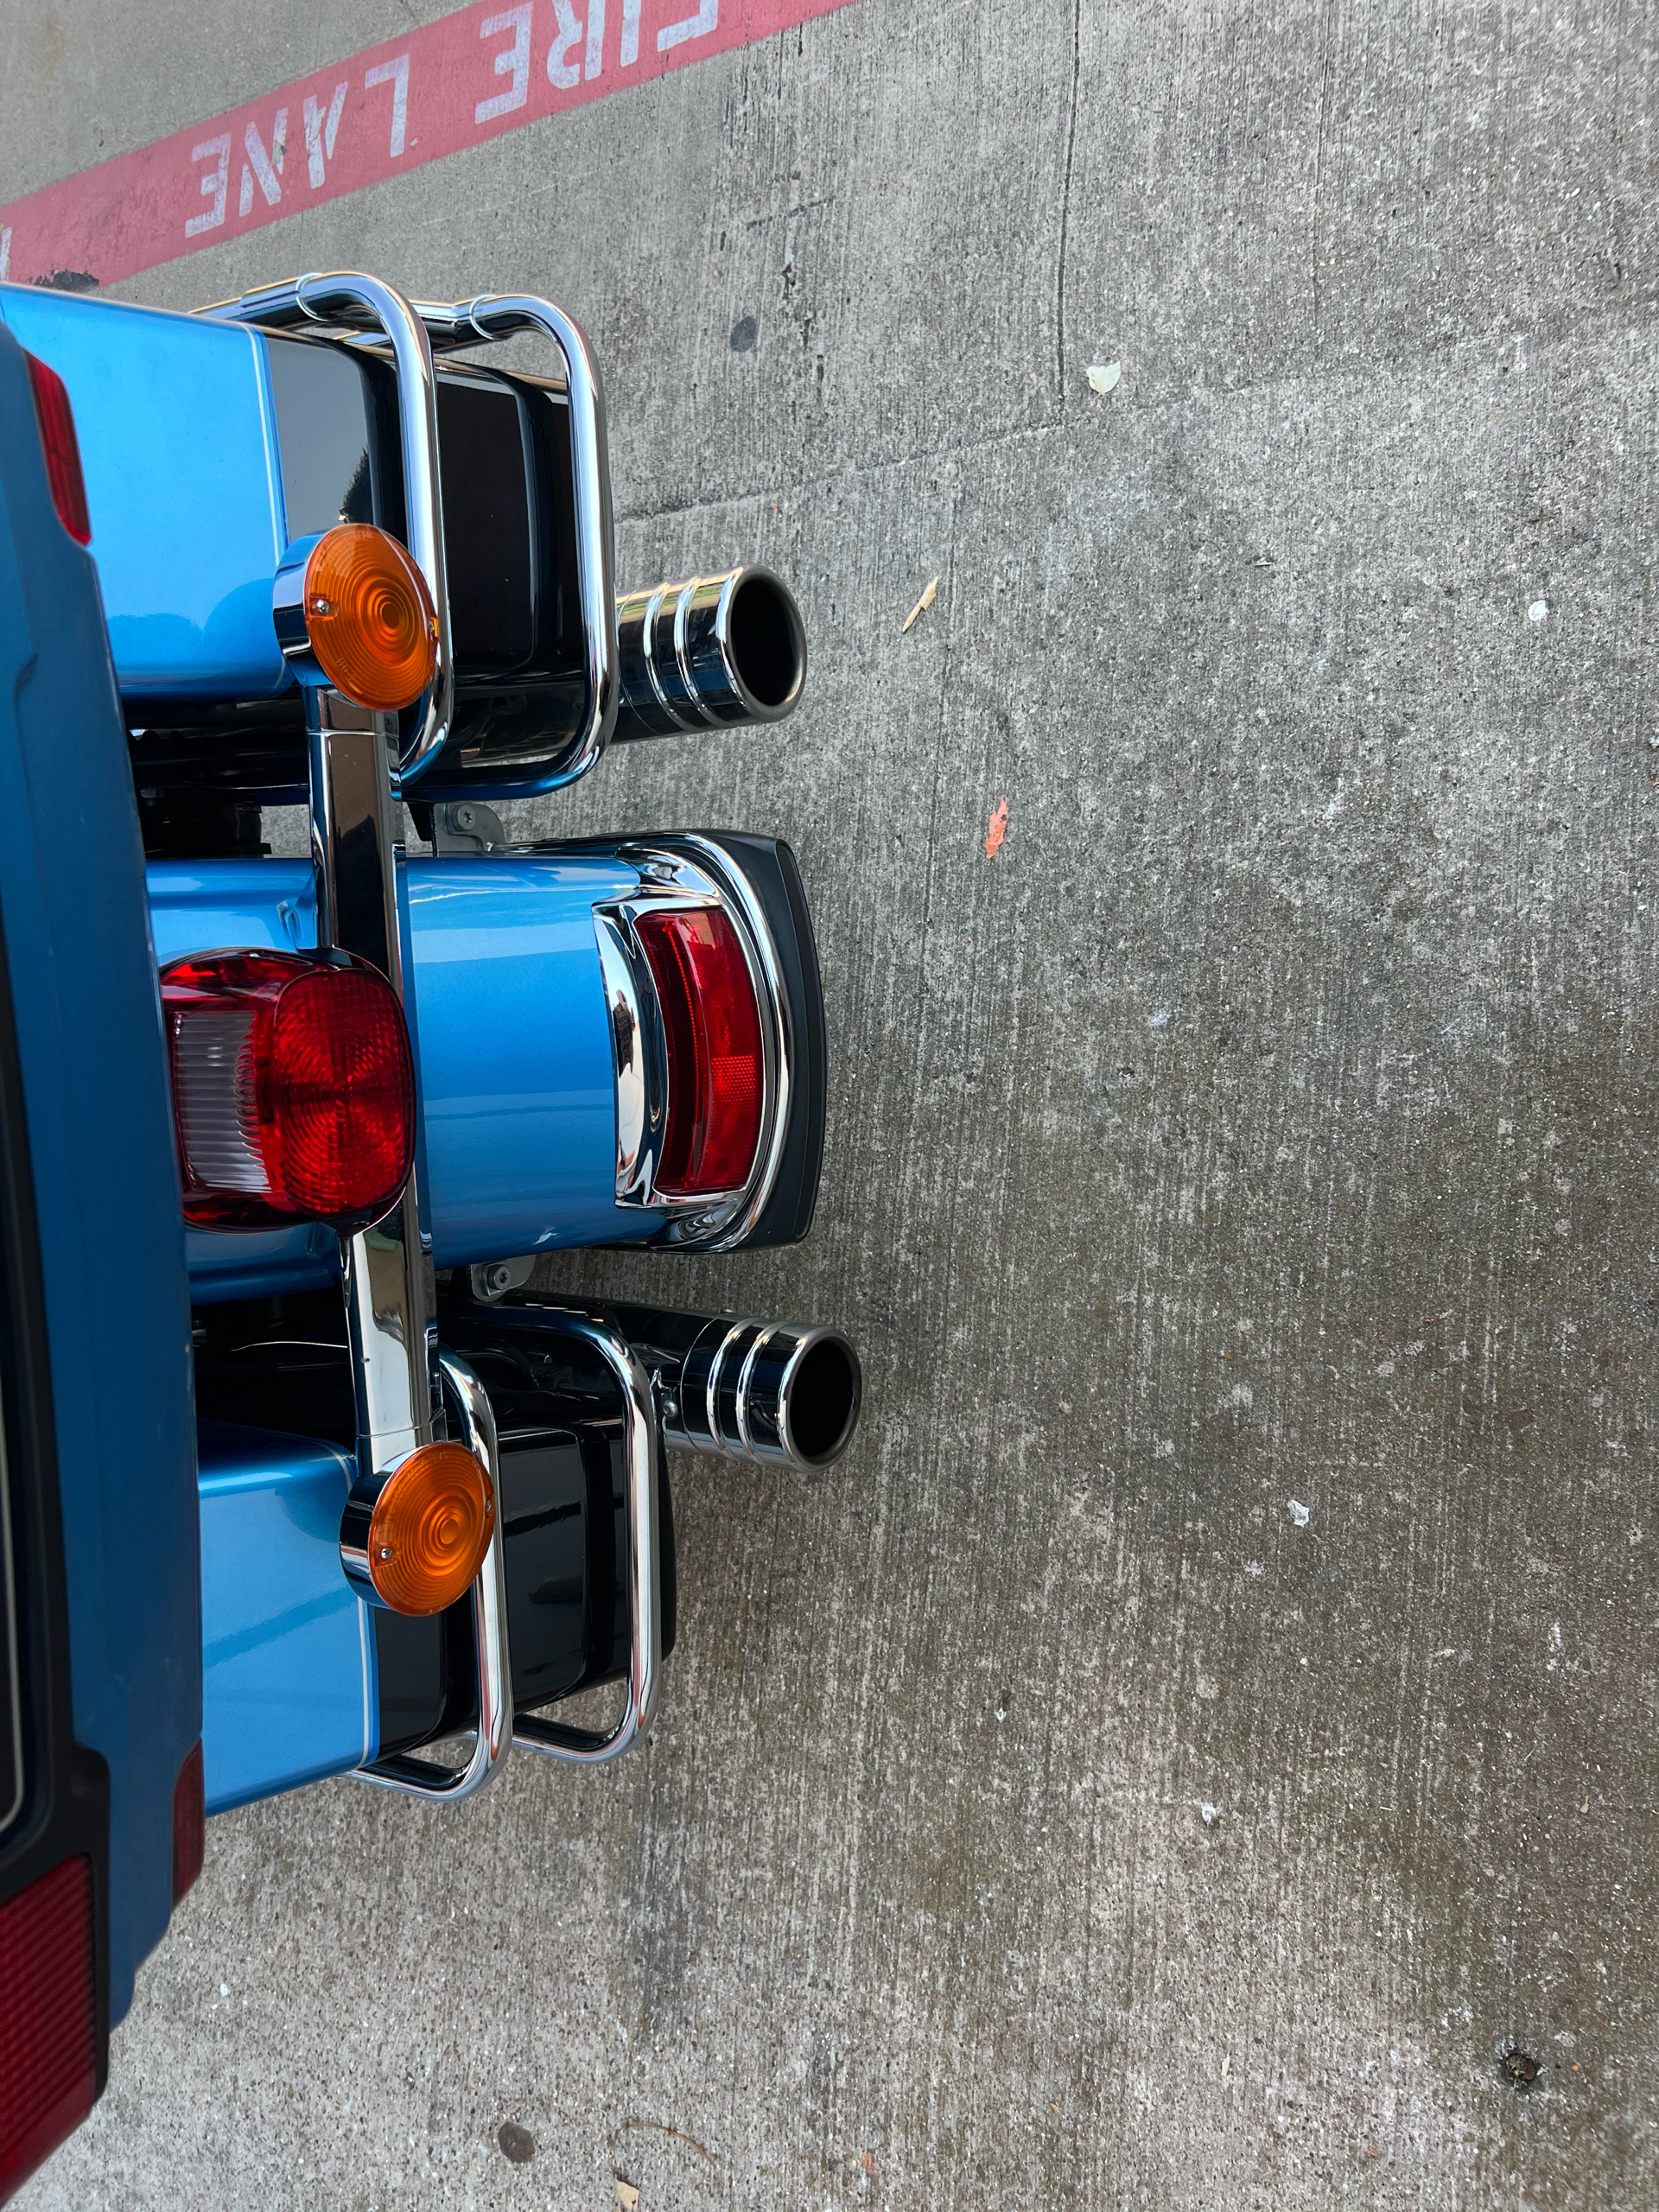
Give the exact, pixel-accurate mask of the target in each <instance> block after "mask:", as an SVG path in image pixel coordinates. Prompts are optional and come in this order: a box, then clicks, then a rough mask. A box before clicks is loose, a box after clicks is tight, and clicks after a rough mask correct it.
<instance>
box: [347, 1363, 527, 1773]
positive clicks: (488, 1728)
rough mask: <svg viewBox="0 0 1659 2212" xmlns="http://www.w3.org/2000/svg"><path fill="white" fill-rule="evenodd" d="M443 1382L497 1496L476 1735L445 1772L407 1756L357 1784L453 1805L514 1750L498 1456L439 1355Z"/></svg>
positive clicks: (476, 1384)
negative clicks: (463, 1756)
mask: <svg viewBox="0 0 1659 2212" xmlns="http://www.w3.org/2000/svg"><path fill="white" fill-rule="evenodd" d="M438 1357H439V1363H440V1365H441V1366H442V1370H443V1379H444V1381H445V1383H447V1384H448V1387H449V1390H450V1394H451V1395H452V1396H453V1397H454V1402H455V1409H456V1413H457V1414H458V1416H459V1419H460V1426H461V1442H462V1443H463V1444H464V1445H465V1446H467V1450H468V1451H469V1452H474V1453H475V1454H476V1455H477V1457H478V1458H479V1459H480V1460H482V1462H483V1465H484V1471H485V1472H486V1474H487V1475H488V1477H489V1478H490V1484H491V1487H492V1488H493V1491H494V1492H495V1497H496V1509H495V1528H494V1530H493V1534H492V1535H491V1537H490V1548H489V1549H488V1550H487V1551H486V1553H485V1554H484V1563H483V1565H482V1566H481V1567H480V1568H479V1571H478V1579H477V1580H476V1581H475V1582H474V1584H473V1590H472V1604H473V1640H474V1651H475V1653H476V1655H477V1659H478V1734H477V1736H476V1738H474V1744H473V1751H472V1756H471V1758H469V1759H468V1760H467V1764H465V1765H464V1766H460V1767H442V1766H437V1765H435V1764H431V1763H430V1762H429V1761H428V1760H425V1759H417V1758H411V1757H410V1755H409V1753H408V1752H406V1751H405V1752H393V1753H392V1754H391V1756H390V1757H389V1758H384V1759H376V1760H374V1761H372V1763H371V1764H369V1765H367V1766H360V1767H359V1768H358V1769H357V1770H356V1771H357V1776H358V1778H359V1781H362V1782H372V1783H378V1785H379V1787H380V1788H381V1789H398V1790H402V1791H403V1792H404V1795H405V1796H411V1797H435V1798H438V1799H441V1800H442V1802H444V1803H446V1804H451V1805H453V1804H456V1803H458V1802H460V1800H461V1798H463V1797H470V1796H472V1795H473V1794H474V1791H475V1790H479V1789H482V1788H483V1787H484V1785H485V1783H486V1782H489V1781H491V1780H493V1777H495V1776H496V1775H497V1774H498V1773H499V1771H500V1769H501V1765H502V1763H503V1761H504V1760H505V1758H506V1756H507V1753H508V1751H510V1750H511V1748H512V1743H513V1740H514V1739H513V1736H512V1654H511V1652H510V1650H509V1649H508V1644H507V1585H506V1572H505V1567H504V1565H503V1562H502V1557H501V1548H502V1534H501V1528H502V1522H504V1520H505V1517H506V1516H505V1513H504V1511H503V1510H502V1507H501V1452H500V1446H499V1443H498V1442H497V1440H496V1433H495V1414H494V1412H493V1409H492V1408H491V1405H490V1400H489V1394H488V1392H487V1391H486V1389H485V1388H484V1386H483V1384H482V1383H480V1381H479V1379H478V1377H477V1376H476V1375H474V1372H473V1370H472V1369H471V1368H470V1367H469V1366H468V1365H467V1363H466V1361H465V1360H464V1359H460V1358H457V1357H456V1356H455V1354H454V1352H448V1351H446V1352H441V1353H440V1354H439V1355H438Z"/></svg>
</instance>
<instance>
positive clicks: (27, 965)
mask: <svg viewBox="0 0 1659 2212" xmlns="http://www.w3.org/2000/svg"><path fill="white" fill-rule="evenodd" d="M10 297H11V296H10V294H8V295H7V301H8V304H10ZM0 915H3V921H4V934H5V946H6V955H7V959H8V963H9V967H10V982H11V993H12V1000H13V1005H14V1008H15V1013H16V1026H17V1043H18V1052H19V1057H20V1060H21V1065H22V1086H23V1096H24V1105H25V1112H26V1117H27V1122H28V1130H29V1152H30V1157H31V1165H32V1168H33V1174H34V1181H35V1207H36V1213H37V1217H38V1222H39V1232H40V1245H41V1267H42V1274H43V1278H44V1294H45V1305H46V1319H47V1328H48V1340H49V1344H50V1359H51V1377H52V1397H53V1417H54V1426H55V1430H56V1453H57V1464H58V1479H59V1487H60V1496H61V1500H62V1520H63V1541H64V1554H65V1567H66V1579H67V1594H68V1610H69V1630H70V1676H71V1701H72V1705H73V1721H74V1733H75V1736H76V1738H77V1739H78V1740H79V1742H80V1743H82V1744H83V1745H86V1746H88V1747H89V1748H90V1749H92V1750H93V1751H97V1752H99V1753H100V1754H101V1755H102V1756H103V1758H105V1761H106V1762H107V1764H108V1767H109V1775H110V1868H111V1885H110V2002H111V2018H113V2019H118V2018H120V2017H121V2015H122V2014H123V2013H124V2012H125V2010H126V2008H127V2005H128V2004H129V2002H130V1998H131V1994H132V1978H133V1970H134V1968H135V1967H136V1966H137V1962H138V1961H139V1960H140V1959H142V1958H143V1956H144V1955H145V1954H146V1953H147V1952H148V1951H149V1950H150V1949H151V1948H153V1946H154V1945H155V1944H156V1942H158V1941H159V1940H160V1938H161V1936H162V1934H163V1932H164V1931H165V1929H166V1927H167V1923H168V1917H169V1916H170V1913H171V1910H172V1902H173V1898H172V1860H173V1789H174V1783H175V1778H176V1777H177V1775H178V1772H179V1769H180V1767H181V1764H182V1762H183V1760H184V1758H185V1757H186V1754H187V1753H188V1751H189V1749H190V1746H191V1745H193V1744H194V1742H195V1740H196V1738H197V1735H198V1734H199V1732H200V1718H201V1668H200V1610H199V1609H200V1567H199V1557H198V1550H197V1526H196V1489H195V1439H194V1424H193V1422H192V1419H191V1399H192V1379H191V1366H190V1317H189V1310H188V1298H187V1290H188V1285H187V1278H186V1274H185V1260H184V1240H183V1236H182V1233H181V1224H180V1200H179V1181H178V1171H177V1167H176V1166H175V1155H174V1147H173V1130H172V1111H171V1107H170V1104H169V1102H168V1079H167V1063H166V1053H165V1047H164V1045H163V1041H162V1020H161V1002H160V998H159V995H158V994H157V991H156V969H155V961H154V957H153V955H152V953H151V950H150V945H149V931H148V929H147V927H146V920H145V911H144V877H143V852H142V849H141V848H140V844H139V836H138V818H137V810H136V807H135V805H134V803H133V795H132V779H131V774H130V770H129V767H128V764H127V748H126V740H125V737H124V732H123V729H122V723H121V715H120V710H119V707H118V702H117V698H116V693H115V683H114V677H113V675H112V673H111V666H110V655H109V645H108V640H107V639H106V638H105V632H104V626H103V623H102V620H101V619H100V614H99V600H98V592H97V588H96V581H95V578H94V575H93V572H92V563H91V561H90V560H89V559H88V557H87V556H86V553H84V552H83V551H82V550H81V549H80V548H79V546H77V545H76V544H74V543H73V542H72V540H71V539H70V538H69V537H68V536H67V534H66V533H65V531H63V530H62V529H60V527H59V525H58V523H57V520H56V518H55V516H54V514H53V512H52V510H51V506H50V502H49V495H48V491H47V486H46V473H45V467H44V463H43V462H42V460H41V448H40V441H39V432H38V430H37V428H36V425H35V414H34V409H33V406H32V404H30V401H29V387H28V381H27V378H26V377H25V375H24V372H23V367H22V362H21V360H20V359H19V358H18V356H17V354H16V350H15V348H14V347H13V346H12V343H11V341H10V339H8V338H7V337H5V335H4V334H3V333H0Z"/></svg>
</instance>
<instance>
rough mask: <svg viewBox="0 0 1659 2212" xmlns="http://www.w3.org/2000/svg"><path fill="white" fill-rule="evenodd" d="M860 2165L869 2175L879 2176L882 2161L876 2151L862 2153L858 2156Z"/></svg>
mask: <svg viewBox="0 0 1659 2212" xmlns="http://www.w3.org/2000/svg"><path fill="white" fill-rule="evenodd" d="M858 2163H859V2164H860V2165H861V2166H862V2167H863V2169H864V2171H865V2172H866V2173H867V2174H879V2173H880V2171H881V2161H880V2158H877V2157H876V2155H875V2153H874V2151H861V2152H859V2154H858Z"/></svg>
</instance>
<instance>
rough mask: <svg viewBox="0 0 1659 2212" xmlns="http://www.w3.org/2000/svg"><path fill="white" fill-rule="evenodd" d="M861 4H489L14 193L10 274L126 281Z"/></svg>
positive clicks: (731, 0) (616, 0)
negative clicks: (71, 274) (58, 273)
mask: <svg viewBox="0 0 1659 2212" xmlns="http://www.w3.org/2000/svg"><path fill="white" fill-rule="evenodd" d="M848 4H849V0H518V5H516V6H504V5H502V4H501V0H478V4H477V5H475V6H474V7H470V8H463V9H461V10H460V11H459V13H458V14H455V15H453V16H443V17H442V18H441V19H440V20H439V21H438V22H435V23H429V24H427V25H426V26H425V27H424V29H419V30H412V31H410V34H409V35H408V37H406V38H401V39H391V40H388V41H387V42H386V43H385V45H384V46H376V47H371V48H369V50H368V51H367V52H366V53H365V54H353V57H352V58H351V60H349V61H340V62H337V63H334V65H332V66H331V67H327V68H324V69H319V70H318V71H317V72H316V73H315V74H314V75H312V76H309V77H302V78H300V79H297V80H296V82H295V83H293V84H291V85H284V86H283V88H282V90H281V91H280V92H267V93H266V94H265V95H264V98H263V99H257V100H254V101H252V102H251V103H250V104H249V105H247V106H245V107H238V108H232V110H231V111H230V112H229V114H227V115H219V116H215V117H214V118H213V120H212V121H211V122H208V123H197V124H191V125H190V127H189V128H188V130H180V131H175V134H174V135H173V137H170V138H162V139H158V140H157V141H156V143H155V144H154V145H152V146H143V147H140V148H139V149H137V152H135V153H130V154H119V155H118V156H116V158H115V159H114V160H113V161H109V162H100V163H99V166H98V167H97V168H92V169H84V170H83V171H82V172H81V173H80V175H79V176H71V177H65V178H64V179H63V180H62V181H61V182H60V183H57V184H48V185H46V186H44V187H43V188H42V189H41V190H40V191H39V192H31V193H30V194H29V195H28V196H27V197H26V198H25V199H22V200H13V201H11V202H10V205H9V206H6V207H0V277H3V276H10V277H12V279H13V280H14V281H16V282H18V283H32V282H34V281H35V280H37V279H39V278H41V277H49V276H50V275H51V274H52V272H53V271H54V270H75V271H79V272H80V273H83V274H85V275H86V276H90V277H94V278H96V280H97V281H98V283H100V284H112V283H115V282H117V280H118V278H120V277H130V276H133V275H135V274H136V273H137V271H138V270H141V269H153V268H154V267H155V266H156V264H157V263H158V262H162V261H172V260H175V259H176V258H177V257H179V256H180V255H181V254H186V253H194V252H195V251H197V250H198V249H199V248H200V247H202V246H206V245H219V243H220V242H221V241H223V240H226V239H228V238H239V237H240V236H241V235H242V233H243V232H245V231H254V230H257V229H259V228H260V226H262V225H264V224H265V223H274V222H277V221H278V220H279V219H281V218H282V217H283V216H284V215H291V214H294V213H296V212H297V211H298V210H300V209H302V208H305V207H315V206H317V205H319V204H320V203H321V201H323V200H337V199H338V198H339V197H340V194H342V193H346V192H360V191H361V190H362V189H363V188H364V186H365V185H370V184H378V183H379V182H380V181H381V180H382V179H383V178H385V177H389V176H391V175H395V174H396V173H397V171H398V170H400V169H408V168H416V167H417V166H418V165H419V164H420V163H421V162H435V161H440V160H442V157H443V156H445V155H446V154H454V153H459V152H460V151H461V149H462V148H463V147H467V146H476V145H478V144H479V143H481V142H482V141H483V140H484V139H486V138H494V137H499V135H500V134H501V132H502V131H504V130H519V129H521V128H522V127H523V126H524V124H527V123H538V122H540V121H541V120H542V119H543V118H544V117H547V116H550V115H557V114H560V113H562V112H563V110H564V109H566V108H570V107H576V106H579V105H581V104H582V102H583V101H585V100H593V99H602V98H603V97H604V95H605V94H606V93H607V92H622V91H624V90H626V87H627V86H630V85H636V84H640V83H643V82H644V81H645V79H649V78H652V77H660V76H663V75H664V74H665V73H667V72H668V71H669V70H671V69H677V68H680V67H683V66H684V65H685V64H686V63H687V62H690V61H696V60H702V59H703V58H704V57H705V56H706V55H709V54H724V53H726V52H728V50H729V49H730V48H733V47H738V46H749V45H752V44H753V42H754V41H755V40H757V39H762V38H768V37H770V36H771V35H772V33H773V32H774V31H780V30H787V29H790V28H791V26H792V25H794V24H796V23H802V22H807V21H808V20H809V19H810V17H812V16H823V15H828V14H829V12H830V11H831V10H833V9H836V8H841V7H845V6H847V5H848ZM578 10H580V11H581V12H580V13H578Z"/></svg>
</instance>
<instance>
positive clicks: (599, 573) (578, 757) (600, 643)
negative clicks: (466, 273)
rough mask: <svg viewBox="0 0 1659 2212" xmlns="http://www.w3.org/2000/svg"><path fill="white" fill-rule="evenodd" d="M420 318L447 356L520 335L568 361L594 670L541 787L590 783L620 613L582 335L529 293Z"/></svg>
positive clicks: (607, 490)
mask: <svg viewBox="0 0 1659 2212" xmlns="http://www.w3.org/2000/svg"><path fill="white" fill-rule="evenodd" d="M411 304H412V305H413V308H414V310H415V313H416V315H419V316H420V318H421V320H422V321H423V323H424V324H425V326H426V330H427V334H428V337H429V340H430V341H431V343H432V344H433V345H434V346H435V347H436V348H437V349H438V351H439V352H441V353H461V352H464V351H465V350H466V349H467V347H468V346H493V345H494V344H496V343H497V342H498V341H499V340H501V339H504V338H511V337H512V336H514V335H515V334H517V333H518V332H520V331H526V330H533V331H537V332H538V333H539V334H541V335H542V336H543V338H550V339H551V340H552V341H553V343H554V345H555V346H556V347H557V349H558V351H559V353H560V355H561V356H562V357H563V361H564V389H565V397H566V401H567V403H568V405H569V419H570V460H571V473H572V474H573V476H574V478H575V521H576V590H577V594H578V596H579V598H580V600H581V602H582V638H583V640H584V644H585V650H586V653H587V662H588V671H587V672H588V715H587V720H586V721H584V723H583V725H582V728H581V729H580V730H579V731H578V732H577V734H576V736H575V740H574V741H573V742H574V750H573V751H572V752H571V753H570V756H569V760H567V762H566V764H565V766H563V768H561V769H559V770H558V771H557V772H556V773H555V774H553V775H552V776H550V777H549V778H547V779H545V780H544V781H543V784H542V789H543V790H544V791H556V790H558V789H559V787H560V786H561V785H564V784H573V783H575V781H576V779H577V778H578V777H580V776H585V775H586V774H587V772H588V770H589V769H590V768H591V767H592V766H594V762H595V761H596V760H598V759H599V757H600V755H601V753H603V752H604V750H605V747H607V745H608V744H609V742H610V739H611V733H612V731H613V729H614V728H615V727H616V710H617V705H618V701H619V696H620V694H619V690H618V684H617V627H616V626H617V609H616V586H615V581H614V579H615V573H616V557H615V531H614V528H613V521H612V516H611V464H610V454H609V451H608V448H607V440H606V430H605V395H604V389H603V386H602V385H601V382H600V374H599V364H598V363H597V362H596V361H595V360H594V357H593V353H592V352H591V351H590V349H589V347H588V340H587V339H586V338H585V337H584V336H583V335H582V330H581V328H580V327H579V326H578V325H577V324H576V323H575V321H572V319H571V317H570V316H569V315H566V314H565V312H564V310H563V308H557V307H555V306H554V304H553V302H552V301H551V300H543V299H537V298H536V297H535V296H533V295H531V294H530V293H527V292H524V293H520V292H501V293H494V292H480V294H479V295H478V296H477V297H476V298H475V299H471V300H461V301H457V302H454V305H445V304H444V303H443V302H441V301H437V300H416V301H414V302H411Z"/></svg>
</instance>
